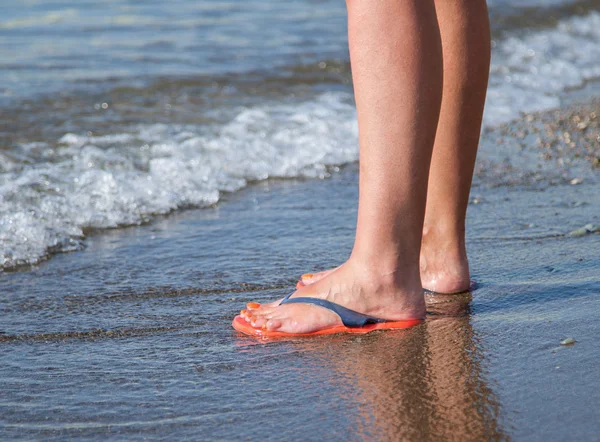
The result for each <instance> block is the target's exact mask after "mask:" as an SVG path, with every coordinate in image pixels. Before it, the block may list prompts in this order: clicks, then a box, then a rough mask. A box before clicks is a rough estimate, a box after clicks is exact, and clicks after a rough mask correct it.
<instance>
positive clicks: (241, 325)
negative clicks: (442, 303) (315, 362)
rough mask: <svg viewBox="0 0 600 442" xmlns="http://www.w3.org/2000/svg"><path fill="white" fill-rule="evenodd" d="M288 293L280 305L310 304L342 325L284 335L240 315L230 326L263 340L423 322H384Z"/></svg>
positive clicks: (395, 327) (389, 327)
mask: <svg viewBox="0 0 600 442" xmlns="http://www.w3.org/2000/svg"><path fill="white" fill-rule="evenodd" d="M290 296H292V294H291V293H290V294H289V295H288V296H286V297H285V298H284V299H283V301H281V304H280V305H282V304H312V305H318V306H320V307H324V308H326V309H328V310H331V311H332V312H334V313H336V314H337V315H338V316H339V317H340V319H341V320H342V324H343V325H338V326H335V327H329V328H325V329H322V330H317V331H314V332H311V333H285V332H279V331H269V330H266V329H261V328H254V327H252V326H251V325H250V324H249V323H248V322H246V320H245V319H244V318H242V317H241V316H240V315H238V316H236V317H235V318H234V320H233V323H232V324H231V325H232V326H233V328H235V329H236V330H237V331H239V332H241V333H244V334H246V335H250V336H257V337H264V338H283V337H291V336H318V335H333V334H336V333H357V334H364V333H369V332H372V331H373V330H400V329H406V328H410V327H413V326H415V325H417V324H420V323H421V322H423V320H422V319H407V320H404V321H386V320H385V319H380V318H375V317H373V316H368V315H364V314H362V313H358V312H356V311H354V310H350V309H349V308H346V307H343V306H341V305H339V304H336V303H334V302H330V301H326V300H324V299H319V298H290Z"/></svg>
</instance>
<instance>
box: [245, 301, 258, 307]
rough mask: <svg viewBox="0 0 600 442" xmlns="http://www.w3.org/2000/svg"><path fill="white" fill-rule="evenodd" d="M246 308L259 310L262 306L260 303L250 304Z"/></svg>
mask: <svg viewBox="0 0 600 442" xmlns="http://www.w3.org/2000/svg"><path fill="white" fill-rule="evenodd" d="M246 307H248V308H259V307H260V304H259V303H258V302H249V303H248V304H247V305H246Z"/></svg>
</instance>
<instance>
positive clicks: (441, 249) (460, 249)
mask: <svg viewBox="0 0 600 442" xmlns="http://www.w3.org/2000/svg"><path fill="white" fill-rule="evenodd" d="M423 255H428V256H430V257H431V258H433V257H434V256H435V255H439V256H440V257H441V258H442V259H450V260H457V259H458V260H462V259H466V257H467V249H466V246H465V226H464V223H456V224H450V225H443V224H441V223H438V224H428V223H426V224H425V225H424V226H423V236H422V239H421V257H423Z"/></svg>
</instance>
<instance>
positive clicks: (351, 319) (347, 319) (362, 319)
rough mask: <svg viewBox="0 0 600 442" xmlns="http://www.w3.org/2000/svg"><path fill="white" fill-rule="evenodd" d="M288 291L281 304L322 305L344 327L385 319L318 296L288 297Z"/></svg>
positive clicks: (358, 325)
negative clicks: (334, 315) (340, 321)
mask: <svg viewBox="0 0 600 442" xmlns="http://www.w3.org/2000/svg"><path fill="white" fill-rule="evenodd" d="M290 296H292V294H291V293H290V294H289V295H288V296H286V297H285V298H284V299H283V301H281V304H280V305H283V304H312V305H318V306H319V307H324V308H326V309H328V310H331V311H332V312H334V313H336V314H337V315H338V316H339V317H340V318H341V319H342V323H343V324H344V325H345V326H346V327H362V326H363V325H365V324H373V323H378V322H386V321H385V319H379V318H374V317H373V316H368V315H363V314H362V313H358V312H355V311H354V310H350V309H349V308H346V307H343V306H341V305H339V304H336V303H334V302H330V301H326V300H324V299H319V298H290Z"/></svg>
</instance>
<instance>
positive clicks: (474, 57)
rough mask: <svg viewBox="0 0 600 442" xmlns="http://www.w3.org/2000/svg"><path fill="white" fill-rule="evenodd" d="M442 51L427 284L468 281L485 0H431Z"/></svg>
mask: <svg viewBox="0 0 600 442" xmlns="http://www.w3.org/2000/svg"><path fill="white" fill-rule="evenodd" d="M435 7H436V12H437V16H438V22H439V25H440V32H441V35H442V49H443V54H444V92H443V98H442V108H441V112H440V121H439V124H438V130H437V134H436V137H435V145H434V148H433V157H432V160H431V171H430V174H429V188H428V192H427V210H426V212H425V225H424V229H423V245H422V252H421V279H422V281H423V286H424V287H426V288H428V289H429V290H434V291H436V292H442V293H452V292H458V291H461V290H466V289H468V287H469V284H470V280H469V279H470V276H469V263H468V261H467V252H466V248H465V218H466V214H467V205H468V203H469V191H470V189H471V180H472V177H473V168H474V166H475V157H476V155H477V147H478V144H479V135H480V132H481V118H482V116H483V105H484V102H485V94H486V91H487V82H488V75H489V69H490V28H489V21H488V12H487V6H486V3H485V0H454V1H450V2H449V1H446V0H435Z"/></svg>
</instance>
